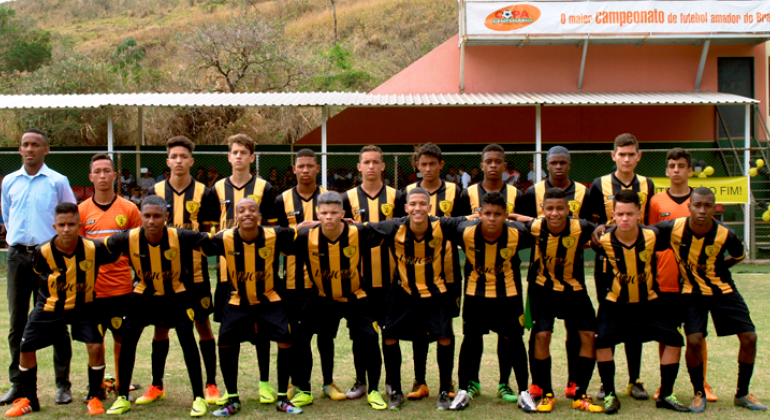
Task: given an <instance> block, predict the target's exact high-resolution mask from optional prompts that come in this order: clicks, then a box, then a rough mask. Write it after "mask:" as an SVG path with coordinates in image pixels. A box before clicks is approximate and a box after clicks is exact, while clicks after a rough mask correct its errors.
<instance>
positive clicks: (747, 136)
mask: <svg viewBox="0 0 770 420" xmlns="http://www.w3.org/2000/svg"><path fill="white" fill-rule="evenodd" d="M744 113H745V116H744V117H745V121H744V124H745V127H744V130H745V131H744V134H743V136H744V147H745V149H744V151H743V170H744V171H746V173H745V175H746V177H747V178H748V183H747V184H748V189H749V190H748V191H747V195H748V197H749V202H748V203H746V204H744V205H743V217H744V220H743V242H744V243H745V244H746V252H747V255H750V254H751V245H752V244H751V225H752V223H753V221H754V214H753V213H752V211H751V209H752V205H751V201H752V196H751V177H750V175H749V168H751V166H749V161H750V160H751V151H750V150H749V148H750V147H751V105H750V104H746V105H744Z"/></svg>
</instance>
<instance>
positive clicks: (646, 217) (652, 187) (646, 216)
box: [644, 178, 655, 225]
mask: <svg viewBox="0 0 770 420" xmlns="http://www.w3.org/2000/svg"><path fill="white" fill-rule="evenodd" d="M654 194H655V183H653V182H652V180H651V179H650V178H647V200H646V201H645V203H644V223H645V224H650V225H651V224H653V223H652V222H651V221H650V206H651V203H650V201H652V197H653V195H654Z"/></svg>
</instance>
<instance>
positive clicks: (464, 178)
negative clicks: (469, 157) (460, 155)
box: [457, 164, 471, 188]
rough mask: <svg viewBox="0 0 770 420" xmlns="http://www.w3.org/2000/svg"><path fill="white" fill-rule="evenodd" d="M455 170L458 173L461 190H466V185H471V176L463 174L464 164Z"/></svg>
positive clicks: (466, 173)
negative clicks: (461, 185)
mask: <svg viewBox="0 0 770 420" xmlns="http://www.w3.org/2000/svg"><path fill="white" fill-rule="evenodd" d="M457 169H458V170H459V171H460V182H462V184H463V188H468V185H470V184H471V175H470V174H469V173H468V172H465V164H461V165H460V166H458V167H457Z"/></svg>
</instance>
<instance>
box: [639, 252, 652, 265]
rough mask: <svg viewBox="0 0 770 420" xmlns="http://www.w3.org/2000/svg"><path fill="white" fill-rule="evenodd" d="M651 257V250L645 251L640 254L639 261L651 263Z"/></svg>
mask: <svg viewBox="0 0 770 420" xmlns="http://www.w3.org/2000/svg"><path fill="white" fill-rule="evenodd" d="M651 256H652V251H650V250H649V249H645V250H644V251H642V252H640V253H639V259H640V260H642V262H647V261H649V260H650V257H651Z"/></svg>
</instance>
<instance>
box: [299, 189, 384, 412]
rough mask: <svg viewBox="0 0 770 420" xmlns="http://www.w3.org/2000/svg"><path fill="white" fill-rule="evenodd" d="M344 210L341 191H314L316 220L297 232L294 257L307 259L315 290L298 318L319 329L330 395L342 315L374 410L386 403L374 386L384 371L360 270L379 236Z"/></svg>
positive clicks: (325, 382) (325, 388)
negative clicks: (348, 217)
mask: <svg viewBox="0 0 770 420" xmlns="http://www.w3.org/2000/svg"><path fill="white" fill-rule="evenodd" d="M343 216H344V211H343V209H342V197H341V196H340V195H339V193H337V192H335V191H329V192H326V193H323V194H321V195H320V196H319V197H318V218H319V219H320V222H321V223H320V226H315V227H313V228H311V229H306V230H304V231H300V232H299V234H298V236H297V240H296V250H297V254H298V259H299V260H301V261H302V263H303V264H305V265H306V269H307V271H308V272H309V273H310V276H311V278H312V279H313V283H314V285H315V291H316V292H317V295H316V296H313V297H312V298H311V299H310V300H309V301H308V304H307V306H306V307H305V308H304V310H303V311H302V315H301V317H300V323H301V324H302V325H303V327H302V328H303V329H310V330H312V331H313V332H315V333H316V334H317V337H318V352H319V354H320V355H321V369H322V370H323V392H324V395H326V396H329V397H332V396H333V394H334V392H333V391H332V389H335V388H337V386H336V385H335V384H334V339H335V338H336V337H337V330H338V329H339V324H340V320H341V319H342V318H345V320H346V321H347V324H348V328H349V329H350V338H351V340H352V341H353V353H354V357H357V358H358V359H359V362H360V363H362V364H363V365H364V366H365V370H366V373H367V375H368V379H369V389H368V391H367V402H368V403H369V405H371V407H372V408H374V409H375V410H384V409H385V408H386V407H387V406H386V405H385V401H383V399H382V396H381V395H380V392H379V391H378V390H377V387H378V384H379V382H380V374H381V372H382V358H381V356H380V345H379V341H378V332H379V331H378V330H379V327H378V324H377V320H376V319H375V318H374V316H373V315H372V310H371V308H370V305H369V301H368V298H367V294H366V289H367V287H364V284H365V280H364V278H363V277H362V275H361V274H362V272H361V256H362V255H363V253H364V252H370V249H371V248H372V246H371V244H373V243H379V242H380V241H381V240H382V238H381V237H380V236H378V234H377V232H375V231H373V230H372V228H370V227H369V226H366V225H360V224H356V225H348V224H347V223H344V222H343V221H342V217H343ZM319 314H322V316H319ZM356 353H357V354H356ZM335 392H339V389H336V390H335ZM343 395H344V394H343Z"/></svg>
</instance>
